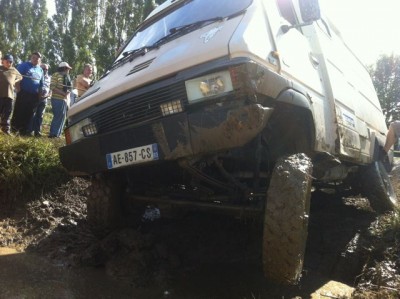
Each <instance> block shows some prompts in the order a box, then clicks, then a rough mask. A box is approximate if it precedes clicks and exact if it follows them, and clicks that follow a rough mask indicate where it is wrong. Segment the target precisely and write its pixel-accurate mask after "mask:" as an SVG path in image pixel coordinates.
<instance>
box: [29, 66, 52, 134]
mask: <svg viewBox="0 0 400 299" xmlns="http://www.w3.org/2000/svg"><path fill="white" fill-rule="evenodd" d="M40 67H41V68H42V70H43V73H44V78H43V87H42V94H41V98H40V100H39V104H38V106H37V107H36V109H35V111H34V115H33V118H32V120H31V122H30V125H29V132H30V134H31V135H34V136H35V137H40V136H42V133H41V129H42V123H43V116H44V111H45V109H46V105H47V99H48V98H50V95H51V90H50V80H51V76H50V75H49V65H48V64H46V63H43V64H41V65H40Z"/></svg>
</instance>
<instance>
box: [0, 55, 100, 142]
mask: <svg viewBox="0 0 400 299" xmlns="http://www.w3.org/2000/svg"><path fill="white" fill-rule="evenodd" d="M0 57H1V65H0V126H1V132H2V133H4V134H7V135H13V134H16V135H20V136H35V137H40V136H42V135H43V133H42V124H43V116H44V113H45V110H46V106H47V104H48V102H49V101H50V103H51V111H52V114H53V117H52V120H51V124H50V132H49V135H48V137H49V138H58V137H60V136H61V134H62V132H63V128H64V124H65V120H66V115H67V110H68V108H69V107H70V105H72V104H73V103H74V101H75V98H76V97H81V96H82V95H83V93H84V92H85V91H86V90H88V89H89V87H90V86H91V84H92V72H93V67H92V65H90V64H85V66H84V68H83V71H82V74H80V75H78V76H77V78H76V79H75V80H74V82H73V81H72V80H71V77H70V74H69V72H70V70H71V69H72V67H71V66H70V65H69V64H68V63H67V62H61V63H59V64H58V67H57V70H56V72H54V73H53V74H52V75H50V73H49V65H48V64H46V63H42V62H41V59H42V54H41V53H40V52H37V51H35V52H32V54H31V57H30V60H29V61H25V62H22V63H21V64H19V65H18V66H16V67H14V57H13V55H12V54H5V55H4V56H3V54H2V53H1V51H0ZM74 90H76V94H75V93H74Z"/></svg>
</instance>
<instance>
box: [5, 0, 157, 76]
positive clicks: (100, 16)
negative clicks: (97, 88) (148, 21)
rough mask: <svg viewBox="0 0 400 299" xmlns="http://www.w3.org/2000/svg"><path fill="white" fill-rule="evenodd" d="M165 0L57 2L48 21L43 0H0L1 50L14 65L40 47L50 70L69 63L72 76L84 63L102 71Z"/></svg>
mask: <svg viewBox="0 0 400 299" xmlns="http://www.w3.org/2000/svg"><path fill="white" fill-rule="evenodd" d="M164 1H165V0H55V8H56V14H55V15H54V16H52V18H51V19H49V18H48V17H47V7H46V0H0V20H1V21H0V50H1V51H2V52H3V53H11V54H13V55H14V57H15V59H16V62H17V63H19V62H20V61H22V60H26V59H29V56H30V54H31V53H32V52H33V51H39V52H41V53H42V54H43V56H44V57H43V58H42V61H43V62H45V63H48V64H50V67H51V71H55V69H56V67H57V65H58V63H60V62H61V61H67V62H68V63H69V64H71V65H72V66H73V70H72V76H74V75H77V74H78V73H80V72H81V71H82V67H83V65H84V64H86V63H92V64H93V65H94V66H95V67H97V70H98V74H102V73H103V72H104V71H105V70H106V68H107V66H108V65H110V63H111V62H112V61H113V60H114V58H115V54H116V50H117V49H119V48H120V47H121V46H122V45H123V44H124V43H125V42H126V41H127V39H128V38H129V37H130V36H131V35H132V34H133V33H134V32H135V30H136V28H137V27H138V25H139V24H140V23H141V22H142V21H143V20H144V19H145V17H146V16H147V15H148V14H149V13H150V12H151V11H152V9H153V8H154V7H155V5H156V3H157V4H161V3H162V2H164ZM4 20H6V21H4Z"/></svg>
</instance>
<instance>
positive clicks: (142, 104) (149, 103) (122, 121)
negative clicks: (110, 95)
mask: <svg viewBox="0 0 400 299" xmlns="http://www.w3.org/2000/svg"><path fill="white" fill-rule="evenodd" d="M176 100H180V101H181V102H182V104H183V107H184V109H185V107H186V106H187V104H188V100H187V97H186V89H185V84H184V82H179V83H177V84H171V85H168V86H166V87H162V88H159V89H156V90H153V91H150V92H147V93H144V94H139V95H136V96H133V97H131V98H128V99H126V100H124V101H121V102H120V103H118V104H115V105H112V106H111V107H108V108H105V109H102V110H101V111H99V112H97V113H95V114H94V115H92V117H91V119H92V121H94V122H95V123H96V126H97V129H98V131H99V133H106V132H110V131H113V130H116V129H119V128H123V127H126V126H131V125H136V124H139V123H143V122H146V121H149V120H155V119H159V118H161V117H162V113H161V109H160V104H162V103H166V102H169V101H176Z"/></svg>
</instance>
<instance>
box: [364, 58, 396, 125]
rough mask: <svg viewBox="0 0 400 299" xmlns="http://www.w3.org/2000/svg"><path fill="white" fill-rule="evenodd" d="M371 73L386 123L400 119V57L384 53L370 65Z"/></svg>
mask: <svg viewBox="0 0 400 299" xmlns="http://www.w3.org/2000/svg"><path fill="white" fill-rule="evenodd" d="M370 74H371V77H372V81H373V83H374V86H375V89H376V92H377V94H378V98H379V102H380V103H381V107H382V110H383V113H384V114H385V117H386V123H387V124H389V123H390V122H391V121H393V120H400V57H399V56H395V55H393V54H392V55H390V56H388V55H382V56H381V57H380V58H379V60H378V61H377V62H376V64H375V65H374V66H372V67H370Z"/></svg>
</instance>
